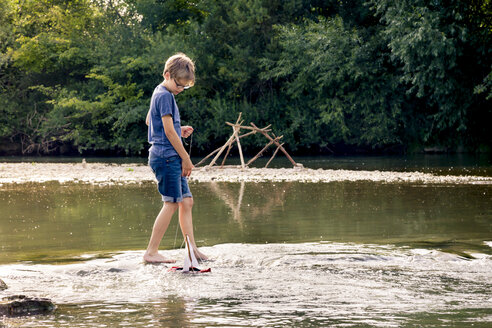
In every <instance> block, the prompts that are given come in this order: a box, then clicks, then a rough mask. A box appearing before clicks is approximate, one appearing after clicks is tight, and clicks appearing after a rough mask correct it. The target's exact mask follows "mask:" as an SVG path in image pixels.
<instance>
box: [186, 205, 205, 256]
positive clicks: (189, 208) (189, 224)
mask: <svg viewBox="0 0 492 328" xmlns="http://www.w3.org/2000/svg"><path fill="white" fill-rule="evenodd" d="M192 209H193V198H191V197H185V198H183V201H182V202H180V203H179V225H180V226H181V231H182V232H183V237H185V236H186V235H188V236H189V237H190V242H191V246H192V247H193V250H194V252H195V256H196V257H197V258H198V259H200V260H208V257H207V256H206V255H205V254H203V253H202V252H200V251H199V250H198V247H196V243H195V236H194V235H193V217H192ZM185 238H186V237H185Z"/></svg>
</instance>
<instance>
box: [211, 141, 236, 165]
mask: <svg viewBox="0 0 492 328" xmlns="http://www.w3.org/2000/svg"><path fill="white" fill-rule="evenodd" d="M232 140H234V134H233V135H232V136H230V137H229V140H227V142H226V143H225V144H224V145H223V146H222V147H221V148H220V150H219V152H218V153H217V155H215V157H214V159H213V160H212V161H211V162H210V164H208V167H212V166H213V165H214V164H215V161H217V159H218V158H219V156H220V155H221V154H222V152H223V151H224V149H225V148H226V147H227V146H229V144H230V143H231V142H232Z"/></svg>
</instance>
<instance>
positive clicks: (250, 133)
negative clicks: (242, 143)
mask: <svg viewBox="0 0 492 328" xmlns="http://www.w3.org/2000/svg"><path fill="white" fill-rule="evenodd" d="M255 133H256V131H251V132H248V133H245V134H241V135H240V136H239V139H241V138H243V137H247V136H250V135H252V134H255ZM235 142H236V139H234V140H233V141H232V144H231V147H232V145H234V143H235ZM221 148H222V146H220V147H219V148H217V149H215V150H214V151H213V152H211V153H210V154H208V155H207V156H205V157H204V158H202V160H201V161H200V162H198V164H195V166H197V167H198V166H200V165H201V164H202V163H203V162H205V161H206V160H207V159H209V158H210V157H211V156H212V155H214V154H215V153H217V152H218V151H219V150H220V149H221ZM226 157H227V155H226Z"/></svg>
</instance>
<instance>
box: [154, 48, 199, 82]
mask: <svg viewBox="0 0 492 328" xmlns="http://www.w3.org/2000/svg"><path fill="white" fill-rule="evenodd" d="M167 72H169V74H170V75H171V77H172V78H175V79H178V80H179V81H187V82H188V84H187V85H188V86H193V85H194V84H195V64H194V63H193V61H192V60H191V59H190V57H188V56H186V55H185V54H184V53H181V52H178V53H177V54H175V55H173V56H171V57H169V58H168V60H167V61H166V65H165V66H164V72H163V73H162V75H163V76H164V75H165V74H166V73H167Z"/></svg>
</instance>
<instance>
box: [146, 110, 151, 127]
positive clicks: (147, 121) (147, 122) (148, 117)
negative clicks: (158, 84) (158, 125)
mask: <svg viewBox="0 0 492 328" xmlns="http://www.w3.org/2000/svg"><path fill="white" fill-rule="evenodd" d="M145 124H147V126H149V124H150V109H149V111H148V112H147V117H146V118H145Z"/></svg>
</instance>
